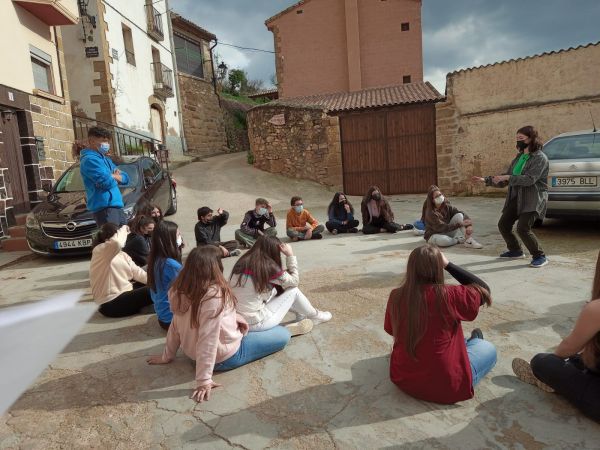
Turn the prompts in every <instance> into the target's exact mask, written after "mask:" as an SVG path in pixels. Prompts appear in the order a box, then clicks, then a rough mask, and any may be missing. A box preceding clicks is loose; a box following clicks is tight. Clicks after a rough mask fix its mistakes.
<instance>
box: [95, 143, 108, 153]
mask: <svg viewBox="0 0 600 450" xmlns="http://www.w3.org/2000/svg"><path fill="white" fill-rule="evenodd" d="M98 151H99V152H100V153H102V154H103V155H106V154H107V153H108V152H109V151H110V144H109V143H108V142H103V143H102V144H100V146H99V147H98Z"/></svg>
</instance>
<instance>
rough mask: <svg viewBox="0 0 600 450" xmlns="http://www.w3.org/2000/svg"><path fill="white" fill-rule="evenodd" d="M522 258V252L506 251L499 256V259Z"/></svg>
mask: <svg viewBox="0 0 600 450" xmlns="http://www.w3.org/2000/svg"><path fill="white" fill-rule="evenodd" d="M524 256H525V254H524V253H523V251H522V250H508V251H506V252H504V253H501V254H500V258H523V257H524Z"/></svg>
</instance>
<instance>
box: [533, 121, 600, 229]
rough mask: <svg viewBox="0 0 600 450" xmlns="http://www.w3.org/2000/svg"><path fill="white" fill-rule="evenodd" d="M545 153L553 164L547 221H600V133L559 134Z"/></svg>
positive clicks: (548, 143)
mask: <svg viewBox="0 0 600 450" xmlns="http://www.w3.org/2000/svg"><path fill="white" fill-rule="evenodd" d="M544 153H545V154H546V156H548V159H549V160H550V171H549V173H548V211H547V213H546V217H550V218H558V217H569V216H571V217H573V216H599V217H600V185H599V184H598V183H599V182H600V131H596V130H594V131H575V132H571V133H563V134H560V135H558V136H556V137H554V138H552V139H551V140H549V141H548V142H547V143H546V145H544Z"/></svg>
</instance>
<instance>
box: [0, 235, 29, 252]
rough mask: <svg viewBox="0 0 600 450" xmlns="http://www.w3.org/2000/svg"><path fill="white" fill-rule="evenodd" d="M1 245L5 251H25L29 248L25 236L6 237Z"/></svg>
mask: <svg viewBox="0 0 600 450" xmlns="http://www.w3.org/2000/svg"><path fill="white" fill-rule="evenodd" d="M0 245H2V250H3V251H5V252H23V251H28V250H29V246H28V245H27V240H26V239H25V238H24V237H17V238H9V239H5V240H3V241H2V244H0Z"/></svg>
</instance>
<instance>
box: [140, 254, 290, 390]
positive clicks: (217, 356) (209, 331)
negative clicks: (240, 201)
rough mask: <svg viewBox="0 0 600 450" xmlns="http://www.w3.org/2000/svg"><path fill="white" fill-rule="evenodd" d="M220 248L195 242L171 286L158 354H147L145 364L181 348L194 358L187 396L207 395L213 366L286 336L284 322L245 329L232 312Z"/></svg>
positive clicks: (281, 342)
mask: <svg viewBox="0 0 600 450" xmlns="http://www.w3.org/2000/svg"><path fill="white" fill-rule="evenodd" d="M221 256H222V254H221V251H220V250H219V249H218V248H217V247H213V246H205V247H197V248H195V249H194V250H192V252H191V253H190V254H189V256H188V258H187V260H186V262H185V266H184V267H183V269H182V270H181V272H180V273H179V275H178V276H177V278H176V279H175V281H174V282H173V285H172V286H171V289H170V290H169V302H170V304H171V309H172V311H173V320H172V321H171V326H170V327H169V332H168V333H167V343H166V345H165V349H164V351H163V354H162V355H154V356H150V357H149V358H148V360H147V361H148V364H167V363H170V362H171V361H172V360H173V359H174V358H175V355H176V353H177V350H178V349H179V348H180V347H181V349H182V350H183V352H184V353H185V354H186V355H187V356H188V357H190V358H191V359H193V360H195V361H196V388H195V389H194V391H193V393H192V395H191V398H193V399H194V400H196V401H198V402H203V401H205V400H209V399H210V393H211V390H212V388H215V387H218V386H221V385H220V384H218V383H215V382H214V381H213V379H212V376H213V371H217V372H218V371H226V370H231V369H235V368H236V367H240V366H243V365H244V364H248V363H250V362H252V361H255V360H257V359H260V358H263V357H265V356H267V355H270V354H271V353H275V352H277V351H279V350H281V349H283V348H284V347H285V346H286V344H287V343H288V342H289V340H290V333H289V331H288V330H287V329H286V328H284V327H275V328H271V329H270V330H268V331H264V332H262V333H248V324H247V323H246V321H245V320H244V319H243V317H241V316H240V315H239V314H237V313H236V311H235V305H236V299H235V297H234V295H233V293H232V291H231V288H230V287H229V283H228V282H227V280H226V279H225V277H224V276H223V264H222V263H221Z"/></svg>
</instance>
